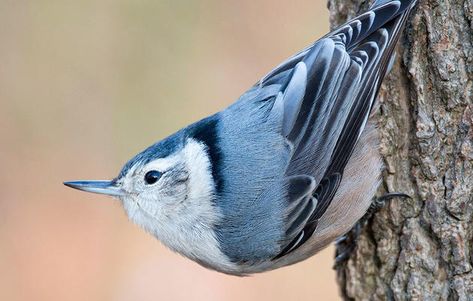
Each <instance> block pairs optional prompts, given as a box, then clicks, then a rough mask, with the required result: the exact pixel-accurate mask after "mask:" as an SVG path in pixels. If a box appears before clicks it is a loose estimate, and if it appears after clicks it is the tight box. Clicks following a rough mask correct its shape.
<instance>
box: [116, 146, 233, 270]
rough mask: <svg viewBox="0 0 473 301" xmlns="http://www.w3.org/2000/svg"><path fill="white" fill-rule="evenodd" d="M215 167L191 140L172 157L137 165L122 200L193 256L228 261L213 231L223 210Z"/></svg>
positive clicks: (138, 218)
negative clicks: (217, 193) (216, 203)
mask: <svg viewBox="0 0 473 301" xmlns="http://www.w3.org/2000/svg"><path fill="white" fill-rule="evenodd" d="M210 167H211V165H210V162H209V159H208V156H207V152H206V150H205V146H204V145H203V144H201V143H199V142H197V141H195V140H193V139H189V140H188V141H187V143H186V145H185V147H184V148H183V149H182V150H179V151H178V152H176V153H174V154H172V155H170V156H168V157H166V158H159V159H156V160H154V161H151V162H149V163H147V164H145V165H141V164H138V165H136V166H133V167H132V168H130V170H129V171H128V172H127V174H126V175H125V176H123V177H122V178H120V179H119V180H118V182H117V184H118V185H119V186H120V187H121V188H122V189H123V190H124V191H125V195H124V196H121V197H120V199H121V200H122V202H123V206H124V207H125V211H126V212H127V214H128V216H129V218H130V219H131V220H132V221H133V222H134V223H136V224H138V225H140V226H142V227H143V228H144V229H145V230H146V231H148V232H150V233H151V234H153V235H154V236H155V237H157V238H158V239H159V240H161V241H162V242H163V243H164V244H165V245H167V246H168V247H169V248H171V249H172V250H174V251H176V252H179V253H181V254H183V255H185V256H187V257H189V258H191V259H194V260H197V261H199V262H200V263H202V264H204V265H213V264H214V263H215V262H219V264H224V265H225V262H227V259H226V258H225V256H224V255H223V254H222V253H221V252H220V249H219V245H218V242H217V240H216V237H215V233H214V231H213V226H214V225H215V224H216V223H218V221H219V220H220V212H219V210H218V209H217V208H216V206H214V192H215V188H214V182H213V179H212V173H211V169H210ZM147 174H148V177H147V176H146V175H147ZM147 179H148V181H147ZM150 180H151V181H150Z"/></svg>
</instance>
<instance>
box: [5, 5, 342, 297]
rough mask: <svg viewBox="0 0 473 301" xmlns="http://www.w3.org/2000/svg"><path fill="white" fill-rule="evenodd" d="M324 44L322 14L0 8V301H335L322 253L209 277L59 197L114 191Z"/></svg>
mask: <svg viewBox="0 0 473 301" xmlns="http://www.w3.org/2000/svg"><path fill="white" fill-rule="evenodd" d="M327 30H328V12H327V8H326V2H325V0H295V1H274V0H260V1H253V0H239V1H220V0H213V1H210V0H208V1H172V0H168V1H163V0H159V1H158V0H102V1H92V0H90V1H86V0H83V1H66V0H55V1H54V0H50V1H49V0H43V1H35V0H29V1H28V0H0V37H1V40H0V166H1V171H0V300H286V301H287V300H338V291H337V287H336V283H335V273H334V271H333V270H332V269H331V267H332V264H333V252H334V250H333V248H332V247H331V248H329V249H327V250H325V251H323V252H322V253H320V254H319V255H317V256H315V257H313V258H312V259H310V260H307V261H305V262H303V263H300V264H297V265H294V266H291V267H287V268H283V269H279V270H277V271H273V272H269V273H265V274H260V275H255V276H251V277H246V278H236V277H231V276H227V275H222V274H219V273H216V272H212V271H209V270H206V269H204V268H202V267H200V266H198V265H197V264H195V263H193V262H191V261H189V260H187V259H184V258H182V257H180V256H179V255H176V254H174V253H172V252H170V251H169V250H167V249H165V248H164V247H163V246H162V245H161V244H160V243H159V242H158V241H157V240H155V239H154V238H152V237H151V236H149V235H148V234H146V233H145V232H144V231H142V230H141V229H139V228H138V227H137V226H135V225H133V224H132V223H131V222H129V221H128V220H127V218H126V216H125V213H124V211H123V209H122V208H121V205H120V204H119V202H117V201H114V200H113V199H111V198H107V197H103V196H97V195H92V194H86V193H81V192H78V191H74V190H72V189H68V188H66V187H64V186H63V185H62V182H63V181H64V180H74V179H107V178H112V177H114V176H116V175H117V173H118V171H119V170H120V168H121V166H122V164H123V163H124V162H126V161H127V160H128V159H129V158H130V157H131V156H133V155H134V154H136V153H137V152H139V151H140V150H142V149H143V148H144V147H146V146H148V145H150V144H151V143H153V142H155V141H157V140H159V139H161V138H164V137H165V136H167V135H169V134H171V133H172V132H174V131H176V130H178V129H179V128H181V127H183V126H185V125H187V124H189V123H191V122H193V121H196V120H198V119H200V118H202V117H205V116H207V115H209V114H211V113H213V112H215V111H217V110H220V109H222V108H224V107H225V106H227V105H228V104H230V103H231V102H233V101H234V100H235V99H236V98H237V97H238V96H239V95H240V94H242V93H243V92H244V91H245V90H246V89H247V88H249V87H250V86H251V85H252V84H253V83H254V82H256V81H257V80H258V79H259V78H260V77H262V76H263V75H265V74H266V73H267V72H268V71H269V70H271V68H273V67H275V66H276V65H277V64H279V63H280V62H281V61H282V60H283V59H285V58H287V57H288V56H290V55H292V54H294V53H295V52H296V51H298V50H300V49H302V48H304V47H305V46H306V45H308V44H309V43H311V42H312V41H314V40H315V39H316V38H318V37H320V36H321V35H322V34H324V33H325V32H326V31H327Z"/></svg>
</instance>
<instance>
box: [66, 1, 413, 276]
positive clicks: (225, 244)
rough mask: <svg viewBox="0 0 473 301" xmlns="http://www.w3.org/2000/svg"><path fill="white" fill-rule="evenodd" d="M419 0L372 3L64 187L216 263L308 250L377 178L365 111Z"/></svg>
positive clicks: (237, 265)
mask: <svg viewBox="0 0 473 301" xmlns="http://www.w3.org/2000/svg"><path fill="white" fill-rule="evenodd" d="M415 2H416V0H377V1H376V2H375V3H374V5H373V6H372V7H371V8H370V10H369V11H367V12H365V13H363V14H361V15H360V16H358V17H356V18H354V19H352V20H350V21H348V22H347V23H345V24H344V25H342V26H340V27H338V28H337V29H335V30H334V31H332V32H331V33H329V34H327V35H326V36H324V37H322V38H321V39H320V40H318V41H317V42H315V43H314V44H313V45H311V46H310V47H308V48H306V49H305V50H303V51H301V52H300V53H298V54H296V55H295V56H293V57H291V58H289V59H288V60H286V61H285V62H283V63H282V64H281V65H279V66H278V67H277V68H276V69H274V70H273V71H271V72H270V73H269V74H268V75H266V76H265V77H264V78H263V79H261V80H260V81H259V82H258V83H257V84H256V85H254V86H253V87H252V88H250V89H249V90H248V91H247V92H246V93H245V94H243V95H242V96H241V97H240V99H238V100H237V101H236V102H235V103H233V104H232V105H231V106H229V107H228V108H226V109H224V110H223V111H220V112H218V113H216V114H214V115H212V116H210V117H207V118H205V119H203V120H201V121H198V122H196V123H194V124H192V125H190V126H188V127H186V128H184V129H181V130H180V131H178V132H177V133H175V134H173V135H171V136H170V137H168V138H166V139H164V140H162V141H160V142H158V143H156V144H154V145H152V146H150V147H149V148H147V149H146V150H144V151H143V152H141V153H139V154H138V155H136V156H135V157H134V158H132V159H131V160H130V161H129V162H128V163H126V165H125V166H124V167H123V169H122V170H121V172H120V174H119V175H118V177H116V178H115V179H113V180H111V181H73V182H65V183H64V184H66V185H67V186H70V187H73V188H77V189H80V190H84V191H89V192H95V193H101V194H106V195H111V196H114V197H117V198H118V199H120V200H121V201H122V203H123V206H124V208H125V210H126V212H127V214H128V216H129V218H130V219H131V220H132V221H133V222H135V223H137V224H139V225H140V226H142V227H143V228H144V229H146V230H147V231H148V232H149V233H151V234H152V235H154V236H155V237H157V238H158V239H159V240H161V241H162V242H163V243H164V244H165V245H166V246H168V247H169V248H171V249H172V250H174V251H176V252H178V253H180V254H183V255H184V256H187V257H188V258H190V259H192V260H194V261H196V262H198V263H200V264H201V265H203V266H205V267H208V268H211V269H214V270H217V271H221V272H224V273H228V274H234V275H245V274H250V273H256V272H262V271H267V270H271V269H275V268H278V267H282V266H286V265H289V264H293V263H296V262H298V261H301V260H304V259H306V258H308V257H310V256H312V255H313V254H315V253H316V252H317V251H319V250H321V249H322V248H324V247H325V246H327V245H328V244H329V243H330V242H331V241H333V240H334V239H336V238H337V237H339V236H340V235H343V234H345V233H346V232H347V231H348V230H350V228H351V227H352V226H353V225H354V224H355V223H356V222H357V221H358V220H359V219H360V218H361V217H362V216H363V214H364V213H365V212H366V210H367V209H368V207H369V206H370V204H371V200H372V198H373V196H374V194H375V191H376V189H377V187H378V185H379V182H380V173H381V169H382V163H381V160H380V157H379V153H378V150H377V137H376V132H375V128H374V126H373V125H372V124H371V123H370V122H368V119H369V116H370V113H371V112H372V109H373V106H374V103H375V98H376V96H377V93H378V90H379V88H380V85H381V82H382V79H383V77H384V75H385V74H386V72H387V69H388V65H389V62H390V60H391V57H392V55H393V51H394V48H395V45H396V42H397V41H398V39H399V36H400V34H401V31H402V29H403V26H404V24H405V22H406V20H407V18H408V16H409V13H410V11H411V9H412V8H413V6H414V5H415Z"/></svg>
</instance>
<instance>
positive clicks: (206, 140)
mask: <svg viewBox="0 0 473 301" xmlns="http://www.w3.org/2000/svg"><path fill="white" fill-rule="evenodd" d="M218 123H219V117H218V114H215V115H212V116H210V117H207V118H205V119H202V120H201V121H198V122H196V123H194V124H193V125H191V126H190V131H189V132H190V133H191V134H190V137H191V138H194V139H196V140H198V141H200V142H202V143H203V144H205V146H206V147H207V153H208V155H209V159H210V164H211V169H212V177H213V179H214V182H215V189H216V192H217V194H220V192H222V189H223V177H222V164H221V163H222V152H221V150H220V145H219V140H220V137H219V136H218Z"/></svg>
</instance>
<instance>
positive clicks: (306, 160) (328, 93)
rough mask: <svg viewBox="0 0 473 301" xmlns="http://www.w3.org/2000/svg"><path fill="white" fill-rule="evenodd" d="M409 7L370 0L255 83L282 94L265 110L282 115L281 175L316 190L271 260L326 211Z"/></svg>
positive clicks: (299, 240)
mask: <svg viewBox="0 0 473 301" xmlns="http://www.w3.org/2000/svg"><path fill="white" fill-rule="evenodd" d="M414 3H415V0H403V1H383V0H380V1H377V2H376V4H375V5H374V6H373V7H372V8H371V9H370V10H369V11H368V12H366V13H364V14H362V15H360V16H359V17H357V18H355V19H353V20H351V21H349V22H347V23H346V24H345V25H342V26H341V27H339V28H338V29H336V30H334V31H333V32H332V33H330V34H328V35H327V36H325V37H324V38H322V39H321V40H319V41H318V42H316V43H315V44H314V45H313V46H312V47H309V48H308V49H306V50H304V51H302V52H301V53H299V54H297V55H296V56H294V57H292V58H290V59H289V60H287V61H286V62H285V63H283V64H282V65H280V66H279V67H278V68H276V69H275V70H273V71H272V72H271V73H270V74H268V75H267V76H266V77H265V78H263V79H262V80H261V82H260V85H261V86H266V85H271V84H279V85H281V87H282V93H283V97H278V99H277V100H276V102H275V104H274V106H273V110H283V112H282V114H281V115H282V116H283V125H282V129H281V132H282V135H284V136H285V137H286V138H287V139H288V141H289V142H290V143H292V145H293V146H294V147H293V153H292V157H291V160H290V162H289V165H288V167H287V170H286V176H294V175H300V174H306V175H310V176H312V177H314V179H315V181H316V183H317V189H316V190H315V192H314V193H313V197H314V198H316V200H317V206H316V207H315V209H314V211H313V212H312V213H311V215H310V217H309V218H308V219H307V220H304V223H305V224H304V227H302V229H301V230H300V231H299V232H298V235H296V236H295V237H294V238H292V240H291V241H290V242H289V243H287V244H286V245H284V247H283V249H282V251H281V253H280V254H279V255H278V256H277V257H276V258H279V257H281V256H284V255H285V254H287V253H289V252H291V251H292V250H294V249H296V248H297V247H299V246H300V245H302V244H303V243H304V242H305V241H307V239H308V238H309V237H310V236H311V235H312V233H313V232H314V231H315V229H316V226H317V220H318V219H319V218H320V217H321V216H322V215H323V213H324V212H325V211H326V209H327V207H328V206H329V205H330V202H331V200H332V199H333V197H334V195H335V192H336V190H337V188H338V186H339V183H340V181H341V178H342V176H343V170H344V168H345V165H346V164H347V162H348V160H349V158H350V156H351V154H352V152H353V149H354V147H355V144H356V142H357V140H358V138H359V137H360V135H361V132H362V131H363V129H364V126H365V124H366V122H367V120H368V117H369V115H370V112H371V109H372V107H373V104H374V101H375V97H376V95H377V93H378V90H379V88H380V85H381V81H382V79H383V77H384V75H385V73H386V70H387V67H388V65H389V61H390V59H391V57H392V54H393V51H394V47H395V45H396V42H397V40H398V39H399V35H400V32H401V29H402V27H403V25H404V23H405V21H406V19H407V17H408V15H409V12H410V10H411V9H412V7H413V5H414ZM293 234H294V233H292V232H291V235H293ZM276 258H275V259H276Z"/></svg>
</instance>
